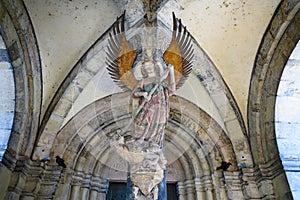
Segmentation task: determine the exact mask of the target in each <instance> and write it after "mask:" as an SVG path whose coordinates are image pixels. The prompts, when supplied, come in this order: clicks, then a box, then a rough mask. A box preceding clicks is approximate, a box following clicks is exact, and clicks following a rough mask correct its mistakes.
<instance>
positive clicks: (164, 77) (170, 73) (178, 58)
mask: <svg viewBox="0 0 300 200" xmlns="http://www.w3.org/2000/svg"><path fill="white" fill-rule="evenodd" d="M124 27H125V12H124V14H123V15H122V16H121V17H118V18H117V20H116V22H115V23H114V24H113V26H112V31H111V33H110V34H109V35H110V37H109V39H108V48H107V57H106V64H107V70H108V73H109V75H110V76H111V78H112V79H113V81H114V82H116V84H118V85H119V86H120V87H121V88H122V89H124V90H130V91H131V93H130V94H131V102H132V117H131V120H130V121H129V123H128V125H127V126H126V128H125V129H124V128H123V129H120V130H119V131H117V133H116V134H115V135H114V136H113V137H112V145H113V147H114V149H116V151H117V152H118V153H119V155H121V156H122V157H123V158H124V159H125V160H126V161H127V162H128V165H129V169H128V180H127V194H126V199H127V200H136V199H149V200H150V199H151V200H166V199H167V193H166V177H165V175H166V164H167V162H166V157H165V150H164V138H165V127H166V123H167V121H168V117H169V97H170V96H171V95H173V94H174V92H175V90H176V88H178V87H180V86H181V85H182V84H183V83H184V81H185V80H186V78H187V77H188V75H189V74H190V72H191V70H192V59H193V56H194V50H193V45H192V38H191V35H190V33H189V32H188V31H187V29H186V27H185V26H183V25H182V23H181V20H179V19H177V18H176V17H175V14H174V13H173V32H172V39H171V42H170V43H169V45H168V48H167V49H166V50H165V51H164V53H163V54H162V55H157V52H158V51H156V49H153V48H146V47H142V48H143V49H142V51H139V52H141V54H142V55H140V56H137V52H138V51H135V50H134V49H132V47H131V45H130V43H129V41H128V40H127V38H126V35H125V28H124ZM137 70H139V71H140V74H141V76H140V77H136V75H135V73H134V72H135V71H137Z"/></svg>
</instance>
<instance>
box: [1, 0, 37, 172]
mask: <svg viewBox="0 0 300 200" xmlns="http://www.w3.org/2000/svg"><path fill="white" fill-rule="evenodd" d="M0 8H1V20H0V32H1V35H2V36H3V40H4V42H5V44H6V46H7V50H8V54H9V56H10V59H11V64H12V67H13V73H14V81H15V96H16V100H15V101H16V103H15V116H14V125H13V129H12V134H11V137H10V140H9V143H8V149H7V152H6V154H5V155H4V158H3V163H4V164H5V165H7V166H8V168H10V169H13V168H14V165H15V164H16V163H15V162H16V160H18V159H21V157H22V159H23V156H25V157H27V158H28V157H30V156H31V153H32V149H33V147H34V146H33V144H34V142H35V139H36V138H35V137H36V135H37V131H38V125H39V117H40V107H41V92H42V81H41V66H40V65H41V64H40V57H39V50H38V46H37V41H36V38H35V33H34V29H33V26H32V24H31V21H30V18H29V16H28V13H27V10H26V7H25V5H24V3H23V1H21V0H16V1H1V3H0Z"/></svg>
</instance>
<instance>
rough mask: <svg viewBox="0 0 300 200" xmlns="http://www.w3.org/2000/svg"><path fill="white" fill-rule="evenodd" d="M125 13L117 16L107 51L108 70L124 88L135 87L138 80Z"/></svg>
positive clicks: (134, 53)
mask: <svg viewBox="0 0 300 200" xmlns="http://www.w3.org/2000/svg"><path fill="white" fill-rule="evenodd" d="M124 18H125V11H124V14H123V15H122V16H120V17H118V18H117V20H116V22H115V23H114V24H113V25H112V33H109V39H108V50H107V52H106V55H107V56H106V61H105V63H106V64H107V66H108V67H107V70H108V73H109V75H110V76H111V78H112V79H113V81H114V82H116V83H117V84H118V85H119V86H120V87H121V88H123V89H131V90H132V89H133V88H134V87H135V86H136V85H137V80H136V78H135V76H134V75H133V72H132V65H133V62H134V60H135V58H136V52H135V51H134V50H133V49H132V48H131V46H130V44H129V43H128V41H127V39H126V36H125V29H124V23H125V22H124V21H125V19H124Z"/></svg>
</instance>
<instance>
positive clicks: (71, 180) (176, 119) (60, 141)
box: [41, 93, 243, 199]
mask: <svg viewBox="0 0 300 200" xmlns="http://www.w3.org/2000/svg"><path fill="white" fill-rule="evenodd" d="M128 95H129V94H128V93H117V94H114V95H110V96H107V97H105V98H103V99H99V100H97V101H96V102H94V103H92V104H90V105H89V106H87V107H85V108H84V109H83V110H81V111H80V112H79V113H78V114H77V115H76V116H75V117H74V118H73V119H72V120H71V121H70V122H69V123H67V124H66V125H65V126H64V127H63V128H62V130H61V131H60V132H59V133H58V136H57V138H56V140H55V142H54V145H53V147H52V149H51V155H52V157H53V156H56V155H59V156H61V157H63V159H64V160H65V162H66V165H67V169H65V170H63V171H61V172H60V170H59V168H57V166H54V165H51V163H49V169H48V170H49V171H51V173H52V174H57V180H58V181H59V184H57V185H55V184H54V185H50V184H48V183H47V180H46V179H44V182H43V183H41V188H43V191H55V190H56V191H57V192H56V194H55V197H57V198H58V197H59V198H71V199H76V198H77V199H78V198H81V197H82V195H84V196H85V198H90V199H91V198H94V197H99V198H100V196H101V197H104V196H105V192H106V190H107V184H108V182H107V180H110V179H111V180H118V181H124V180H126V179H125V178H126V169H127V168H126V162H124V160H122V158H121V157H120V156H119V157H118V155H116V153H114V151H113V150H112V149H111V148H110V135H111V134H112V133H113V132H114V131H116V130H117V129H118V128H120V127H124V126H126V124H127V122H128V121H129V118H130V111H129V110H128V101H127V98H126V96H128ZM113 99H114V100H115V99H118V103H117V104H112V102H111V101H112V100H113ZM115 103H116V102H115ZM181 106H182V107H184V109H183V110H180V109H178V108H180V107H181ZM166 151H167V155H169V161H170V164H174V165H177V167H176V170H179V173H181V176H177V177H176V176H175V175H174V174H173V175H172V172H171V171H169V175H170V176H171V177H169V179H173V181H175V182H177V183H178V187H179V195H182V197H185V198H188V199H194V198H197V199H202V198H213V197H215V198H216V199H223V198H225V196H227V194H226V191H227V192H228V193H229V194H228V195H230V196H235V195H237V193H239V194H238V195H239V196H241V195H242V196H243V192H242V188H240V190H239V191H237V190H236V188H234V186H232V184H234V183H233V182H232V180H230V179H231V178H232V177H235V176H236V175H237V177H235V178H238V173H237V171H238V169H237V167H236V166H237V162H236V157H235V152H234V150H233V146H232V144H231V142H230V140H229V138H228V137H227V135H226V134H225V132H224V131H223V130H222V128H221V127H220V126H219V125H218V124H217V123H216V122H215V121H214V120H213V119H212V118H210V117H209V116H208V115H207V114H206V113H205V112H203V111H202V110H201V109H199V108H197V107H196V106H195V105H194V104H192V103H190V102H188V101H187V100H185V99H183V98H180V97H172V98H171V116H170V119H169V122H168V126H167V127H166ZM174 156H177V157H176V158H174ZM221 161H230V162H231V163H232V164H233V166H232V167H231V168H230V169H229V171H228V172H227V174H226V175H224V174H223V173H222V172H220V171H215V169H216V168H217V166H219V164H220V162H221ZM60 173H61V174H60ZM167 173H168V172H167ZM116 176H118V178H117V177H116ZM225 176H227V177H229V178H228V179H226V177H225ZM93 180H94V181H93ZM224 181H225V182H226V183H227V188H226V186H225V185H224ZM95 184H96V185H95ZM97 184H98V185H97ZM69 185H71V187H69ZM224 195H225V196H224Z"/></svg>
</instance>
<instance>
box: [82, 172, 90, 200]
mask: <svg viewBox="0 0 300 200" xmlns="http://www.w3.org/2000/svg"><path fill="white" fill-rule="evenodd" d="M91 176H92V175H90V174H86V175H85V176H84V178H83V179H82V183H81V189H80V190H81V191H80V192H81V199H89V190H90V181H91Z"/></svg>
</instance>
